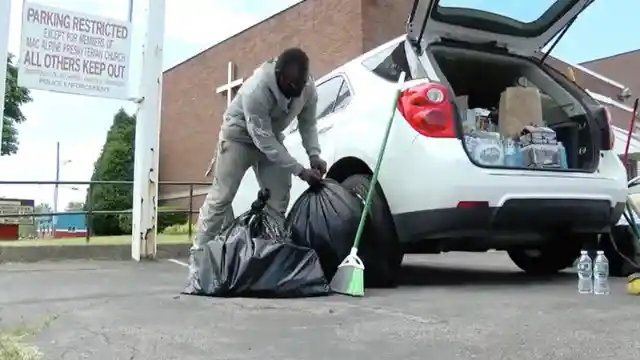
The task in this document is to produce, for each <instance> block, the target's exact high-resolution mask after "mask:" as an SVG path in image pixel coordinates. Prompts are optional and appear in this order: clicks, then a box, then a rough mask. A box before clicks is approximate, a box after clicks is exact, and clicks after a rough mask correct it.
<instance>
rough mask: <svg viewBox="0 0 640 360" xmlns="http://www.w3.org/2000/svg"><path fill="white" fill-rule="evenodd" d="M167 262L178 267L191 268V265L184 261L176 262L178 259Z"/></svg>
mask: <svg viewBox="0 0 640 360" xmlns="http://www.w3.org/2000/svg"><path fill="white" fill-rule="evenodd" d="M167 261H168V262H170V263H174V264H176V265H180V266H183V267H189V264H187V263H186V262H184V261H180V260H176V259H167Z"/></svg>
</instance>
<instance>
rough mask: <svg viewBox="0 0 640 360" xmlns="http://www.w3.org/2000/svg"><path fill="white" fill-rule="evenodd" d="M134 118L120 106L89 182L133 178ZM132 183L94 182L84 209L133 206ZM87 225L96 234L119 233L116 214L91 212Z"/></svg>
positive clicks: (117, 208) (120, 232)
mask: <svg viewBox="0 0 640 360" xmlns="http://www.w3.org/2000/svg"><path fill="white" fill-rule="evenodd" d="M135 127H136V118H135V116H131V115H129V114H127V113H126V111H124V109H120V110H119V111H118V113H117V114H116V115H115V116H114V118H113V124H112V125H111V128H110V129H109V132H108V133H107V139H106V141H105V143H104V145H103V147H102V151H101V153H100V156H99V157H98V160H96V162H95V164H94V169H93V175H92V176H91V181H133V157H134V142H135ZM132 198H133V189H132V186H131V185H128V184H123V185H111V184H108V185H93V186H92V187H91V190H90V191H89V192H88V193H87V199H86V201H85V210H88V207H91V210H92V211H100V210H102V211H107V210H127V209H131V207H132ZM89 226H90V229H91V231H92V233H93V234H95V235H121V234H123V232H122V230H121V229H120V224H119V218H118V215H92V216H90V217H89Z"/></svg>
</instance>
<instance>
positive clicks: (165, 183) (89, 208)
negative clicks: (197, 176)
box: [0, 181, 211, 243]
mask: <svg viewBox="0 0 640 360" xmlns="http://www.w3.org/2000/svg"><path fill="white" fill-rule="evenodd" d="M3 185H12V186H18V185H38V186H40V185H53V186H55V185H58V186H60V185H63V186H64V185H73V186H88V188H87V196H86V199H87V202H86V203H85V204H84V208H85V209H86V210H84V211H64V212H56V211H55V209H54V211H53V212H50V213H36V212H35V211H34V213H33V214H0V218H13V217H33V220H34V223H35V219H37V218H43V217H47V218H53V217H55V216H64V215H84V216H85V224H86V227H87V231H86V236H85V242H86V243H89V242H90V241H91V236H92V229H91V218H92V216H95V215H133V211H132V210H131V209H129V210H93V209H92V203H91V199H92V196H91V195H92V194H93V190H94V189H95V188H94V187H95V186H97V185H129V186H133V181H0V186H3ZM158 186H159V187H162V186H188V187H189V195H188V199H189V206H188V208H187V209H159V208H160V206H159V205H158V218H160V216H161V214H188V216H187V227H188V236H189V239H191V237H192V235H193V233H192V232H193V231H192V228H193V215H194V214H197V213H198V210H197V209H195V210H194V208H193V197H194V187H195V186H198V187H204V186H207V187H208V186H211V182H197V181H195V182H185V181H159V182H158ZM76 190H77V189H76ZM0 200H2V198H0ZM35 206H37V204H34V210H35ZM53 227H54V229H55V224H53Z"/></svg>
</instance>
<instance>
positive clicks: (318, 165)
mask: <svg viewBox="0 0 640 360" xmlns="http://www.w3.org/2000/svg"><path fill="white" fill-rule="evenodd" d="M309 165H310V166H311V168H312V169H314V170H317V171H318V172H319V173H320V175H321V176H324V174H326V173H327V162H326V161H324V160H322V159H321V158H320V156H318V155H313V156H311V157H309Z"/></svg>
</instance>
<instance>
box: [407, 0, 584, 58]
mask: <svg viewBox="0 0 640 360" xmlns="http://www.w3.org/2000/svg"><path fill="white" fill-rule="evenodd" d="M594 1H595V0H535V1H527V2H526V6H523V5H524V2H523V1H522V0H500V1H486V0H465V1H462V0H415V1H414V3H413V7H412V9H411V14H410V15H409V20H408V23H407V27H408V28H407V35H408V37H409V39H410V41H411V42H413V43H414V45H416V46H419V47H422V48H426V45H428V44H430V43H433V42H438V41H440V40H441V39H444V38H447V39H453V40H457V41H462V42H469V43H475V44H484V43H486V44H494V45H496V46H498V47H504V48H506V49H508V50H509V51H510V52H512V53H516V54H520V55H525V56H531V55H533V54H534V53H535V52H536V51H539V50H541V49H542V48H543V47H544V46H545V45H546V44H548V43H549V42H550V41H551V40H552V39H553V38H554V37H555V36H556V35H558V34H559V33H560V32H562V30H563V29H564V28H566V27H567V26H568V25H570V24H571V23H572V22H573V20H574V19H575V18H576V17H577V16H578V15H579V14H580V13H581V12H582V11H584V10H585V9H586V8H587V7H588V6H589V5H591V4H592V3H593V2H594ZM458 4H460V5H458ZM462 4H464V5H462ZM505 10H507V11H505ZM506 13H509V15H503V14H506Z"/></svg>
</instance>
